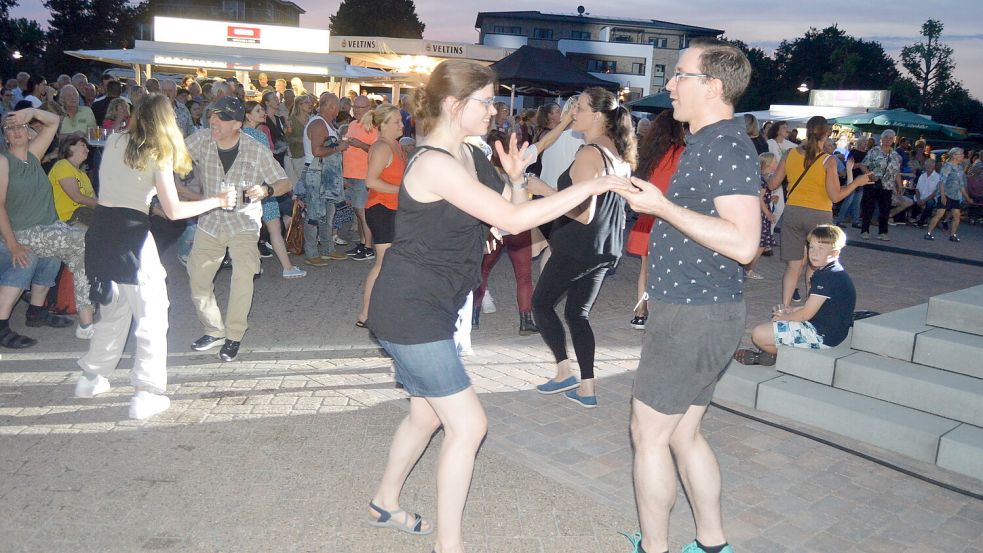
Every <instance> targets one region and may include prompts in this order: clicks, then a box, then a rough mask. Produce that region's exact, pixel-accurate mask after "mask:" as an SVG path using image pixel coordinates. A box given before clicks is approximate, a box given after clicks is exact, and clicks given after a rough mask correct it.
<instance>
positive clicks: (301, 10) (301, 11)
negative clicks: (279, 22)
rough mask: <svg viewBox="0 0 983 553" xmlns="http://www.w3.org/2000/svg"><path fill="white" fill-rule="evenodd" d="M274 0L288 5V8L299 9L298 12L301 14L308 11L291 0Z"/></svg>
mask: <svg viewBox="0 0 983 553" xmlns="http://www.w3.org/2000/svg"><path fill="white" fill-rule="evenodd" d="M273 1H274V2H276V3H277V4H282V5H284V6H286V7H288V8H293V9H295V10H297V13H300V14H305V13H307V11H306V10H305V9H304V8H302V7H300V6H298V5H297V4H295V3H293V2H290V1H289V0H273Z"/></svg>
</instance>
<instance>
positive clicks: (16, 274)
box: [0, 240, 61, 290]
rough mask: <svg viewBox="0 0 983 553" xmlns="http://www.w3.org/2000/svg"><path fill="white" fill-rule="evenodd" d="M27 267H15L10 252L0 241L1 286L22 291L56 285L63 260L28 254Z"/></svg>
mask: <svg viewBox="0 0 983 553" xmlns="http://www.w3.org/2000/svg"><path fill="white" fill-rule="evenodd" d="M27 257H28V262H27V267H14V260H13V258H12V257H11V256H10V250H8V249H7V245H6V244H5V243H4V241H3V240H0V286H10V287H11V288H20V289H21V290H30V288H31V284H37V285H39V286H46V287H48V288H50V287H52V286H54V285H55V280H56V279H57V278H58V269H61V260H60V259H57V258H54V257H38V256H37V255H35V254H34V253H33V252H29V253H28V254H27Z"/></svg>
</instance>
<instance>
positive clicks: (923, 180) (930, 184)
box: [915, 171, 942, 200]
mask: <svg viewBox="0 0 983 553" xmlns="http://www.w3.org/2000/svg"><path fill="white" fill-rule="evenodd" d="M940 180H942V175H940V174H939V172H938V171H932V172H931V173H927V172H926V173H922V174H921V176H920V177H918V184H916V185H915V186H917V187H918V199H920V200H927V199H929V198H931V197H932V196H934V195H935V192H936V191H937V190H938V189H939V181H940Z"/></svg>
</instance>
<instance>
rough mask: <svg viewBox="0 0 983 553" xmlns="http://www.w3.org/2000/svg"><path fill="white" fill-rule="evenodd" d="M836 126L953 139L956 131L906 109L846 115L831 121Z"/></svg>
mask: <svg viewBox="0 0 983 553" xmlns="http://www.w3.org/2000/svg"><path fill="white" fill-rule="evenodd" d="M830 122H831V123H833V124H836V125H849V126H851V127H856V128H858V129H860V130H862V131H865V132H879V131H883V130H886V129H893V130H895V131H897V132H898V134H900V135H908V136H913V135H925V136H941V137H951V136H953V135H955V134H956V133H955V131H953V130H952V129H949V128H947V127H946V125H942V124H941V123H936V122H935V121H932V120H931V119H929V118H928V117H923V116H921V115H918V114H917V113H912V112H910V111H908V110H906V109H901V108H898V109H889V110H881V111H869V112H867V113H858V114H855V115H844V116H843V117H837V118H835V119H830Z"/></svg>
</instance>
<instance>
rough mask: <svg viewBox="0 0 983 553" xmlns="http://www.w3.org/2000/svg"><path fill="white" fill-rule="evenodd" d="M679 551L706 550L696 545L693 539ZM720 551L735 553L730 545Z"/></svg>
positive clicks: (698, 551) (695, 552)
mask: <svg viewBox="0 0 983 553" xmlns="http://www.w3.org/2000/svg"><path fill="white" fill-rule="evenodd" d="M679 553H704V552H703V549H702V548H701V547H700V546H699V545H696V541H692V542H690V543H688V544H686V547H684V548H683V549H682V550H681V551H680V552H679ZM720 553H734V549H733V548H731V546H730V545H725V546H724V548H723V549H721V550H720Z"/></svg>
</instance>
